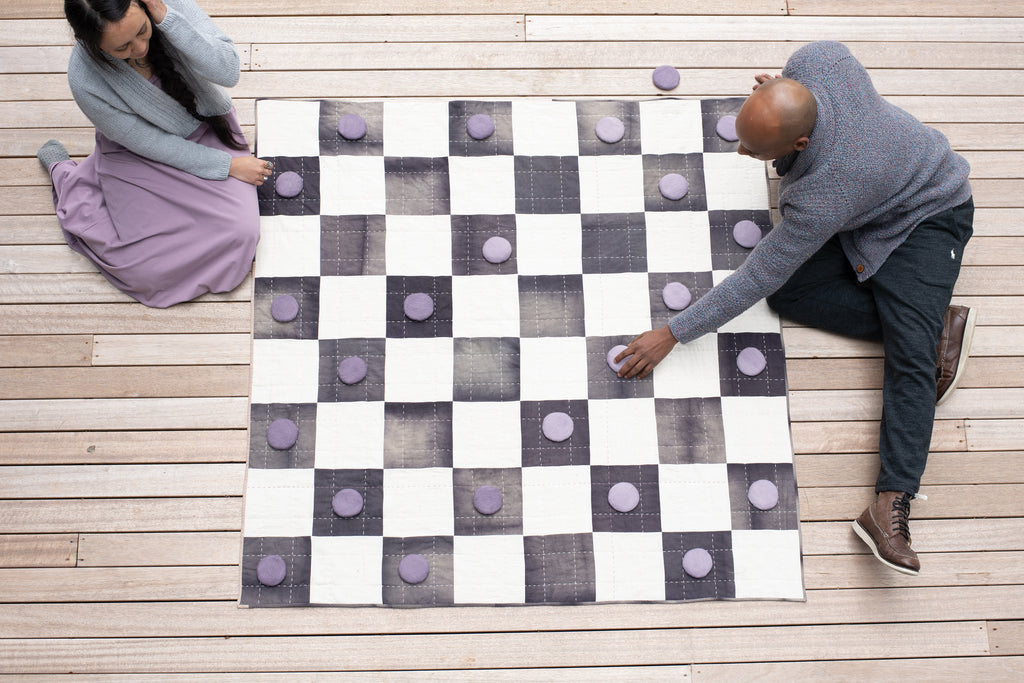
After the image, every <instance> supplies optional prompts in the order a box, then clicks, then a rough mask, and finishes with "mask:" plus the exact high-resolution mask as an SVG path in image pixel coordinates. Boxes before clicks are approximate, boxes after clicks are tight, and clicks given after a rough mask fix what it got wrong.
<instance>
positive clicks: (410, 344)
mask: <svg viewBox="0 0 1024 683" xmlns="http://www.w3.org/2000/svg"><path fill="white" fill-rule="evenodd" d="M384 376H385V377H387V380H386V382H385V383H384V400H385V401H387V402H388V403H404V402H407V403H425V402H430V401H451V400H452V396H453V393H454V389H453V386H452V385H453V382H454V381H455V346H454V342H453V340H452V338H451V337H438V338H427V339H388V340H387V341H386V342H385V346H384Z"/></svg>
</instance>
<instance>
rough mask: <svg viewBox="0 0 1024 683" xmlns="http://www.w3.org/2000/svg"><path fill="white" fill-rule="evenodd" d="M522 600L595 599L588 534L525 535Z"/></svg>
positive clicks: (583, 600) (595, 585)
mask: <svg viewBox="0 0 1024 683" xmlns="http://www.w3.org/2000/svg"><path fill="white" fill-rule="evenodd" d="M523 546H524V548H525V552H526V558H525V559H526V602H528V603H553V604H562V603H579V602H594V601H595V600H596V599H597V584H596V583H595V580H594V537H593V535H591V534H552V535H550V536H525V537H523Z"/></svg>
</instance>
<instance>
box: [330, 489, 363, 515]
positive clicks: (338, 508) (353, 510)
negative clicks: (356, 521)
mask: <svg viewBox="0 0 1024 683" xmlns="http://www.w3.org/2000/svg"><path fill="white" fill-rule="evenodd" d="M331 508H333V509H334V514H336V515H338V516H339V517H355V516H356V515H358V514H359V513H360V512H362V511H363V496H362V494H361V493H359V491H356V490H355V489H342V490H340V491H338V492H337V493H335V494H334V498H332V499H331Z"/></svg>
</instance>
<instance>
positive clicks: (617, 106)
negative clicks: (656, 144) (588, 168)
mask: <svg viewBox="0 0 1024 683" xmlns="http://www.w3.org/2000/svg"><path fill="white" fill-rule="evenodd" d="M608 116H611V117H614V118H617V119H619V120H620V121H622V123H623V125H624V126H625V127H626V132H625V134H624V135H623V136H622V139H621V140H619V141H618V142H614V143H608V142H605V141H603V140H601V139H600V138H599V137H597V133H596V132H595V128H596V127H597V122H598V121H600V120H601V119H603V118H605V117H608ZM576 124H577V127H578V128H579V136H580V137H579V142H580V154H581V155H583V156H596V155H602V154H639V153H640V103H639V102H637V101H634V100H629V101H622V100H619V101H613V100H608V101H601V100H583V101H579V102H577V103H576Z"/></svg>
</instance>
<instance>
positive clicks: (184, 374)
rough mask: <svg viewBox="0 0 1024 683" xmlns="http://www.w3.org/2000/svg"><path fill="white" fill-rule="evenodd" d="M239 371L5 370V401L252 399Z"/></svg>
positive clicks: (245, 373)
mask: <svg viewBox="0 0 1024 683" xmlns="http://www.w3.org/2000/svg"><path fill="white" fill-rule="evenodd" d="M248 394H249V368H248V366H239V365H203V366H180V367H171V368H166V367H163V368H161V367H123V366H119V367H109V368H105V367H93V368H15V369H10V370H4V369H0V399H8V398H18V399H47V398H179V397H180V398H185V397H195V396H248Z"/></svg>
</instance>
